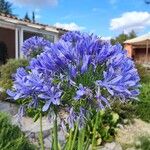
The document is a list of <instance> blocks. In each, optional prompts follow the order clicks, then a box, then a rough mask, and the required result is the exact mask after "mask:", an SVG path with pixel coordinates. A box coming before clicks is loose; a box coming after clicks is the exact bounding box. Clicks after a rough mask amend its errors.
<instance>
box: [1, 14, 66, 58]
mask: <svg viewBox="0 0 150 150" xmlns="http://www.w3.org/2000/svg"><path fill="white" fill-rule="evenodd" d="M65 32H67V30H65V29H62V28H57V27H54V26H49V25H44V24H39V23H33V22H31V21H28V20H23V19H19V18H17V17H15V16H11V15H6V14H2V13H0V42H1V43H3V47H4V46H5V47H7V57H8V58H16V59H18V58H23V54H22V52H21V51H20V48H21V46H22V44H23V42H24V40H26V39H28V38H30V37H32V36H35V35H37V36H43V37H45V38H47V39H48V40H50V41H51V42H56V41H57V40H58V39H59V38H60V36H61V35H63V34H64V33H65ZM1 53H2V52H1ZM1 55H2V54H1Z"/></svg>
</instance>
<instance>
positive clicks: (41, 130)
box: [39, 113, 45, 150]
mask: <svg viewBox="0 0 150 150" xmlns="http://www.w3.org/2000/svg"><path fill="white" fill-rule="evenodd" d="M39 141H40V144H41V150H45V148H44V141H43V129H42V113H40V134H39Z"/></svg>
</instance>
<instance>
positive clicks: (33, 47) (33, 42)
mask: <svg viewBox="0 0 150 150" xmlns="http://www.w3.org/2000/svg"><path fill="white" fill-rule="evenodd" d="M49 46H50V42H49V41H48V40H46V39H44V38H43V37H38V36H33V37H31V38H29V39H27V40H26V41H25V42H24V44H23V46H22V49H21V50H22V52H23V54H24V56H26V57H28V58H32V57H34V56H36V55H37V54H40V53H41V52H43V50H44V48H45V47H49Z"/></svg>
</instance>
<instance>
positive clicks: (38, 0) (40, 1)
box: [10, 0, 58, 7]
mask: <svg viewBox="0 0 150 150" xmlns="http://www.w3.org/2000/svg"><path fill="white" fill-rule="evenodd" d="M10 1H11V2H13V3H14V4H16V5H19V6H33V7H43V6H55V5H57V4H58V0H10Z"/></svg>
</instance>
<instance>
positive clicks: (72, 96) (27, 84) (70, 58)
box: [8, 31, 140, 127]
mask: <svg viewBox="0 0 150 150" xmlns="http://www.w3.org/2000/svg"><path fill="white" fill-rule="evenodd" d="M37 39H38V38H35V37H33V39H32V40H31V39H30V40H31V41H32V42H29V41H30V40H29V41H26V42H25V43H24V46H23V50H24V51H26V50H27V52H29V51H28V50H29V49H30V48H31V49H34V48H42V51H43V52H42V53H41V54H40V55H38V56H37V57H36V58H33V59H31V61H30V65H29V66H28V68H29V70H28V71H25V70H24V69H22V68H20V69H18V70H17V73H16V76H15V81H14V90H13V91H8V94H9V95H10V96H12V97H13V98H14V99H15V100H17V99H20V98H26V97H28V98H31V99H32V100H31V101H30V102H29V105H30V106H34V107H38V103H39V101H42V103H43V108H42V110H43V111H48V110H49V109H53V108H54V107H55V108H62V107H64V108H66V107H67V108H68V109H69V110H70V111H69V114H70V115H69V118H68V123H69V124H70V127H73V124H74V122H75V121H76V120H77V119H79V120H81V121H80V122H83V120H84V119H83V118H84V117H83V116H86V113H85V112H87V111H88V110H89V111H90V110H92V109H96V110H99V109H105V107H110V106H111V103H112V100H116V99H119V100H121V101H127V100H130V99H136V97H137V95H138V94H139V91H138V88H139V80H140V78H139V75H138V72H137V70H136V69H135V65H134V63H133V61H132V60H131V59H130V58H128V57H127V54H126V51H125V50H122V47H121V46H120V45H119V44H116V45H114V46H112V45H111V44H110V43H108V42H105V41H101V40H100V39H99V38H98V37H97V36H94V35H89V34H86V33H80V32H77V31H73V32H68V33H66V34H65V35H63V36H62V38H61V39H60V40H59V41H58V42H56V43H54V44H47V42H46V41H44V42H43V39H38V40H37ZM45 46H46V48H45ZM51 106H54V107H51ZM58 106H59V107H58ZM85 110H86V111H85ZM82 124H83V123H82ZM81 126H82V125H81Z"/></svg>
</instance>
